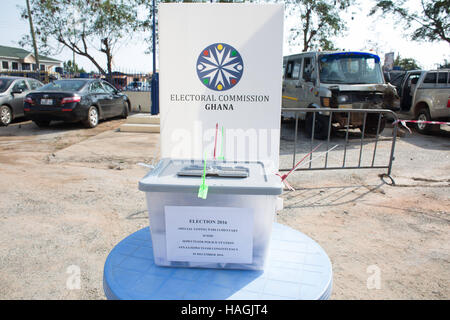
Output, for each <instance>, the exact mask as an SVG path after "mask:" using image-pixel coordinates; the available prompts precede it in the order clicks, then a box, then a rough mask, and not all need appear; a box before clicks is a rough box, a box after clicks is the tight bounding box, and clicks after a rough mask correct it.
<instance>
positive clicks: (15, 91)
mask: <svg viewBox="0 0 450 320" xmlns="http://www.w3.org/2000/svg"><path fill="white" fill-rule="evenodd" d="M22 92H23V89H13V90H12V91H11V93H16V94H20V93H22Z"/></svg>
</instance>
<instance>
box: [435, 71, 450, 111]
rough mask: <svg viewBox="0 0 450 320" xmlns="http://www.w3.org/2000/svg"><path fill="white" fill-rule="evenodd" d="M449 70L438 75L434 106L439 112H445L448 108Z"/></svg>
mask: <svg viewBox="0 0 450 320" xmlns="http://www.w3.org/2000/svg"><path fill="white" fill-rule="evenodd" d="M448 76H449V74H448V71H447V70H445V71H440V72H439V73H438V77H437V86H436V90H435V99H436V100H435V101H434V102H435V104H434V108H435V110H436V111H437V114H439V115H440V114H443V110H445V109H447V101H448V98H449V91H450V88H449V85H448V84H447V83H448Z"/></svg>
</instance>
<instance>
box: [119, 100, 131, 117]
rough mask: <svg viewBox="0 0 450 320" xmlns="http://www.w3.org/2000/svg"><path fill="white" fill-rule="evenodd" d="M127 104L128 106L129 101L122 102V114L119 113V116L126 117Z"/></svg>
mask: <svg viewBox="0 0 450 320" xmlns="http://www.w3.org/2000/svg"><path fill="white" fill-rule="evenodd" d="M128 106H129V103H128V102H126V101H124V102H123V111H122V114H121V117H122V118H123V119H126V118H127V117H128V110H129V107H128Z"/></svg>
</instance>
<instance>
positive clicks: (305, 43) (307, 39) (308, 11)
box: [303, 8, 311, 52]
mask: <svg viewBox="0 0 450 320" xmlns="http://www.w3.org/2000/svg"><path fill="white" fill-rule="evenodd" d="M310 27H311V8H307V9H306V21H305V28H304V29H303V52H306V51H308V49H309V43H310V40H311V38H310V37H309V36H308V33H309V28H310Z"/></svg>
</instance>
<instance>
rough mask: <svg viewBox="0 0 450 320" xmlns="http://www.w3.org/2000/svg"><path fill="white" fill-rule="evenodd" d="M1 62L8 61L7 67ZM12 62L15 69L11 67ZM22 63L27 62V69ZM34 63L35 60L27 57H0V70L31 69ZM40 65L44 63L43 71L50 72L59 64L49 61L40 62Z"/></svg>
mask: <svg viewBox="0 0 450 320" xmlns="http://www.w3.org/2000/svg"><path fill="white" fill-rule="evenodd" d="M3 62H7V63H8V68H4V67H3ZM13 62H15V63H17V69H13ZM23 63H28V65H29V69H26V68H24V66H23V65H22V64H23ZM34 63H35V60H34V59H29V58H27V59H25V60H23V61H22V60H20V59H12V58H2V57H0V70H1V71H33V64H34ZM40 65H41V66H42V65H44V68H45V71H47V72H51V71H53V69H54V67H56V66H58V65H59V64H51V63H46V62H42V63H40Z"/></svg>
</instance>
